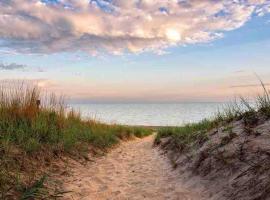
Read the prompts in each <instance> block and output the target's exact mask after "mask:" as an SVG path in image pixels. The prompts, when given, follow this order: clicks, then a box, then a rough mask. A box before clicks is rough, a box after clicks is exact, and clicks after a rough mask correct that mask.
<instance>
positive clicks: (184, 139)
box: [155, 82, 270, 150]
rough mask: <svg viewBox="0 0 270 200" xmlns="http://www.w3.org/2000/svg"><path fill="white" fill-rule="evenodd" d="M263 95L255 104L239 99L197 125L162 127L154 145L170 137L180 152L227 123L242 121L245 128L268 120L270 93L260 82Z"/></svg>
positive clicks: (259, 96)
mask: <svg viewBox="0 0 270 200" xmlns="http://www.w3.org/2000/svg"><path fill="white" fill-rule="evenodd" d="M261 84H262V88H263V91H264V92H263V94H262V95H258V96H257V97H256V99H255V102H249V101H248V100H246V99H245V98H243V97H241V98H240V100H239V101H238V102H237V101H236V102H234V103H231V104H228V105H227V106H226V107H225V108H224V109H223V111H222V112H218V113H217V114H216V116H215V117H213V118H212V119H204V120H202V121H201V122H199V123H191V124H186V125H184V126H182V127H164V128H160V129H159V130H158V134H157V136H156V140H155V143H157V144H158V143H159V142H160V140H161V138H165V137H171V138H172V140H171V141H172V142H173V145H175V147H176V148H178V149H180V150H184V149H188V148H189V147H191V146H193V145H194V144H198V143H199V144H200V143H202V142H203V141H206V140H207V139H208V135H207V132H208V131H210V130H211V129H213V128H217V127H219V126H222V125H223V126H226V125H227V124H228V123H230V122H233V121H236V120H243V123H244V124H245V126H246V128H247V129H248V128H249V127H252V126H255V125H256V124H257V123H258V122H259V120H260V119H262V118H263V119H264V120H265V119H269V118H270V91H268V90H267V89H266V87H265V85H264V84H263V83H262V82H261Z"/></svg>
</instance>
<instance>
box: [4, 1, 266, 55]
mask: <svg viewBox="0 0 270 200" xmlns="http://www.w3.org/2000/svg"><path fill="white" fill-rule="evenodd" d="M50 2H52V1H49V0H47V1H45V0H43V1H41V0H2V1H0V41H1V42H0V48H1V47H2V48H9V49H12V50H16V51H18V52H27V53H54V52H63V51H84V52H87V53H90V54H93V55H96V54H98V53H100V52H109V53H113V54H121V53H123V52H125V51H129V52H135V53H138V52H142V51H155V52H162V50H163V49H164V48H167V47H169V46H171V45H185V44H190V43H202V42H209V41H212V40H214V39H217V38H220V37H222V35H223V32H224V31H230V30H234V29H237V28H239V27H241V26H242V25H244V24H245V22H247V21H248V20H249V19H250V18H251V16H252V15H253V14H254V13H255V14H257V15H263V14H265V13H267V12H270V2H269V1H268V0H245V1H243V0H232V1H213V0H190V1H188V0H111V1H107V0H91V1H89V0H58V3H50ZM54 2H55V1H54Z"/></svg>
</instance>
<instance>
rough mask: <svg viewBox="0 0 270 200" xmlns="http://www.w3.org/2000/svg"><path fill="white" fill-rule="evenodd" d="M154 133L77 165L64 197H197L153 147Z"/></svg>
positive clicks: (92, 199)
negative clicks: (186, 187) (93, 160)
mask: <svg viewBox="0 0 270 200" xmlns="http://www.w3.org/2000/svg"><path fill="white" fill-rule="evenodd" d="M153 138H154V136H149V137H146V138H144V139H135V140H132V141H129V142H124V143H123V144H121V145H120V146H119V147H118V148H116V149H114V150H112V152H110V153H108V154H107V155H106V156H104V157H101V158H98V159H97V160H96V161H95V162H89V163H88V164H86V165H85V166H83V165H80V164H78V165H75V166H73V169H72V176H70V177H66V178H65V180H64V182H65V183H64V185H63V188H64V189H65V190H67V191H72V192H71V193H67V194H66V195H65V197H64V198H63V199H65V200H71V199H80V200H141V199H149V200H197V199H200V198H199V197H198V195H197V194H196V193H195V192H191V191H189V190H187V189H185V188H184V186H183V185H182V184H181V182H180V181H179V180H180V177H179V176H180V175H179V174H177V171H173V169H172V167H171V165H170V162H169V161H168V160H167V158H166V156H162V155H161V154H160V152H159V150H158V148H153Z"/></svg>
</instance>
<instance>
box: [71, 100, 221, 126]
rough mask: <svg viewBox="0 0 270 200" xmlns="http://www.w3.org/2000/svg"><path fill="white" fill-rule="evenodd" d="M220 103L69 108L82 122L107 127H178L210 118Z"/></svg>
mask: <svg viewBox="0 0 270 200" xmlns="http://www.w3.org/2000/svg"><path fill="white" fill-rule="evenodd" d="M222 105H223V104H221V103H179V104H71V105H70V106H71V107H73V108H75V109H76V110H80V112H81V113H82V115H83V117H84V118H92V119H97V120H99V121H102V122H106V123H119V124H126V125H149V126H177V125H182V124H184V123H188V122H197V121H200V120H202V119H204V118H207V117H211V116H213V115H214V114H215V113H216V112H217V111H218V108H222Z"/></svg>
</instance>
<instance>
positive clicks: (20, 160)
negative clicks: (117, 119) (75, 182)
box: [0, 85, 151, 199]
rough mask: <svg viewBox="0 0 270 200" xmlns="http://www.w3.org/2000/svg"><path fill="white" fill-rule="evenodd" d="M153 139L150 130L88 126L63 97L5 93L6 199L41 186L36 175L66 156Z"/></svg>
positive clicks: (2, 166)
mask: <svg viewBox="0 0 270 200" xmlns="http://www.w3.org/2000/svg"><path fill="white" fill-rule="evenodd" d="M39 100H40V101H41V104H40V105H38V102H39ZM149 134H151V131H150V130H149V129H145V128H140V127H128V126H120V125H106V124H102V123H99V122H96V121H92V120H88V121H84V120H82V118H81V116H80V114H79V113H77V112H75V111H74V110H68V109H66V106H65V104H64V100H63V98H61V97H60V98H57V97H56V96H55V95H42V93H41V91H40V90H39V89H38V88H35V87H26V86H25V85H22V86H20V87H15V88H11V89H10V88H8V89H7V88H0V157H1V159H0V199H9V198H11V197H12V196H18V195H20V194H23V193H25V191H28V192H29V191H30V192H31V191H32V190H31V189H29V186H31V185H33V186H35V187H36V186H39V185H41V184H38V185H35V183H36V178H37V176H36V174H35V173H34V172H32V171H33V170H34V171H35V170H36V169H34V168H35V167H36V168H37V167H39V166H40V165H39V163H47V164H48V163H50V160H51V159H54V158H55V157H60V156H61V155H63V154H65V155H73V156H81V155H83V156H84V157H85V155H87V152H88V150H89V147H90V146H91V147H92V148H94V149H100V150H101V151H104V150H106V149H107V148H110V147H111V146H113V145H115V144H117V143H118V142H119V141H120V140H121V139H128V138H131V137H132V136H137V137H143V136H146V135H149ZM32 168H33V170H32V171H31V169H32ZM30 173H32V174H33V175H31V176H30ZM39 177H40V174H39ZM27 188H28V189H27ZM30 188H31V187H30ZM34 191H39V190H34ZM10 195H11V196H10ZM28 195H30V196H31V194H28ZM25 199H27V198H25ZM28 199H31V198H28Z"/></svg>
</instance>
